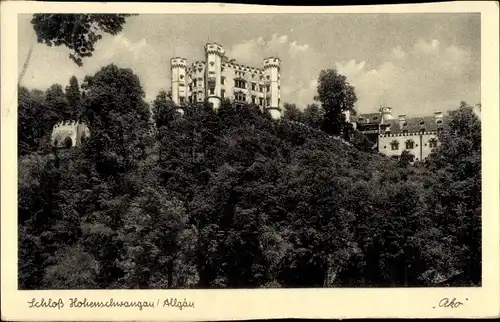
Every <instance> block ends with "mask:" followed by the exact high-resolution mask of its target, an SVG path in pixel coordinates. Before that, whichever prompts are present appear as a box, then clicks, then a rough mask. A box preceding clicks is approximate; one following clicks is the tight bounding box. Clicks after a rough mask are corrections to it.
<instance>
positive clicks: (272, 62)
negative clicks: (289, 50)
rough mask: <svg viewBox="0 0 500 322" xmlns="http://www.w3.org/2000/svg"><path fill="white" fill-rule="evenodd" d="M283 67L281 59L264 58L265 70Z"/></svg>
mask: <svg viewBox="0 0 500 322" xmlns="http://www.w3.org/2000/svg"><path fill="white" fill-rule="evenodd" d="M280 65H281V59H279V58H278V57H267V58H264V69H267V68H271V67H275V68H279V67H280Z"/></svg>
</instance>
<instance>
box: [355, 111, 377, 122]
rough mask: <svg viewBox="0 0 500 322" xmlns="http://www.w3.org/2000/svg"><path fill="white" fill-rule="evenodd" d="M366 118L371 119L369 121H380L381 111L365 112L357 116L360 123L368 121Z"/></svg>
mask: <svg viewBox="0 0 500 322" xmlns="http://www.w3.org/2000/svg"><path fill="white" fill-rule="evenodd" d="M366 120H370V121H369V122H368V123H380V113H365V114H359V115H358V116H356V117H355V121H356V122H358V123H367V122H366Z"/></svg>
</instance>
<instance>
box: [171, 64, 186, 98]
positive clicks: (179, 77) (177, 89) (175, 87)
mask: <svg viewBox="0 0 500 322" xmlns="http://www.w3.org/2000/svg"><path fill="white" fill-rule="evenodd" d="M186 63H187V59H186V58H181V57H175V58H172V59H171V60H170V68H171V69H172V101H174V103H175V104H177V105H180V104H182V103H184V102H185V101H186V97H187V87H186Z"/></svg>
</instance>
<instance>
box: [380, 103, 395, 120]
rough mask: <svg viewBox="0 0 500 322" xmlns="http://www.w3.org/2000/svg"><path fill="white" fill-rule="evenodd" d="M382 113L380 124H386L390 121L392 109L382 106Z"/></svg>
mask: <svg viewBox="0 0 500 322" xmlns="http://www.w3.org/2000/svg"><path fill="white" fill-rule="evenodd" d="M381 111H382V122H387V121H389V120H392V107H389V106H384V107H383V108H381Z"/></svg>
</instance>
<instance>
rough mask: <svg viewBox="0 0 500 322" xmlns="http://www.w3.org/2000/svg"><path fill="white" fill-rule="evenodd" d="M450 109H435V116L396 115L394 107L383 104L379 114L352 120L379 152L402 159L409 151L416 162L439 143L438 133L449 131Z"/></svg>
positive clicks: (360, 116)
mask: <svg viewBox="0 0 500 322" xmlns="http://www.w3.org/2000/svg"><path fill="white" fill-rule="evenodd" d="M450 113H451V112H448V114H447V115H444V114H443V113H442V112H434V115H431V116H421V117H411V118H409V117H406V115H404V114H400V115H398V116H397V117H393V115H392V108H391V107H382V108H380V109H379V112H378V113H369V114H360V115H358V116H351V118H350V119H351V122H352V123H353V124H354V125H355V127H356V129H357V130H359V131H360V132H361V133H362V134H364V135H365V137H366V138H367V139H368V140H370V141H371V142H372V143H373V144H374V148H375V149H377V151H378V152H379V153H382V154H384V155H387V156H389V157H394V158H399V156H401V153H403V151H405V150H406V151H409V152H410V153H411V154H412V155H413V156H414V157H415V159H414V161H421V160H425V159H426V158H427V157H428V156H429V154H431V152H432V150H433V149H434V148H436V147H437V146H438V145H439V140H438V132H440V131H443V130H446V129H447V128H448V123H449V120H450V118H451V116H450V115H449V114H450Z"/></svg>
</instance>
